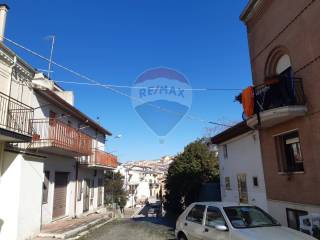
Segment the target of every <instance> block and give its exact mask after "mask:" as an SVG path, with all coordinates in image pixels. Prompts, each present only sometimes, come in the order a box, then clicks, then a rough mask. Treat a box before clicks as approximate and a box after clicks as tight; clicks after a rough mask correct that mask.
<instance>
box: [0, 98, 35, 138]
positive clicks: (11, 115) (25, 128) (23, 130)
mask: <svg viewBox="0 0 320 240" xmlns="http://www.w3.org/2000/svg"><path fill="white" fill-rule="evenodd" d="M32 118H33V108H31V107H29V106H27V105H25V104H24V103H22V102H19V101H17V100H15V99H13V98H11V97H9V96H7V95H5V94H3V93H1V92H0V141H7V142H27V141H31V135H32V131H31V130H32V128H31V122H30V121H31V119H32Z"/></svg>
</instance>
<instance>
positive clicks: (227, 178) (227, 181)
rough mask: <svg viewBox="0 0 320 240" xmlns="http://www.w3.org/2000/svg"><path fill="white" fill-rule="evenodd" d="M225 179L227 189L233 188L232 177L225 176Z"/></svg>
mask: <svg viewBox="0 0 320 240" xmlns="http://www.w3.org/2000/svg"><path fill="white" fill-rule="evenodd" d="M224 181H225V184H226V190H231V182H230V177H225V178H224Z"/></svg>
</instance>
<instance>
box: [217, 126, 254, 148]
mask: <svg viewBox="0 0 320 240" xmlns="http://www.w3.org/2000/svg"><path fill="white" fill-rule="evenodd" d="M250 130H252V129H251V128H250V127H248V125H247V123H246V121H242V122H240V123H238V124H236V125H234V126H232V127H231V128H228V129H227V130H225V131H223V132H221V133H219V134H217V135H216V136H214V137H212V138H211V143H213V144H219V143H222V142H225V141H227V140H230V139H232V138H235V137H237V136H240V135H241V134H244V133H246V132H249V131H250Z"/></svg>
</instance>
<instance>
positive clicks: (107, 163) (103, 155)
mask: <svg viewBox="0 0 320 240" xmlns="http://www.w3.org/2000/svg"><path fill="white" fill-rule="evenodd" d="M80 163H81V164H85V165H88V166H92V167H94V166H96V167H105V168H117V166H118V159H117V157H116V156H114V155H113V154H111V153H107V152H105V151H102V150H99V149H94V150H93V153H92V156H91V157H89V158H86V159H82V160H81V161H80Z"/></svg>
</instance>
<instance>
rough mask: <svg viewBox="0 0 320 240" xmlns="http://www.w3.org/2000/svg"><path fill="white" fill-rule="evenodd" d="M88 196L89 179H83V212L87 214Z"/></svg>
mask: <svg viewBox="0 0 320 240" xmlns="http://www.w3.org/2000/svg"><path fill="white" fill-rule="evenodd" d="M89 195H90V179H88V178H86V179H84V186H83V211H84V212H87V211H88V210H89V201H90V198H89Z"/></svg>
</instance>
